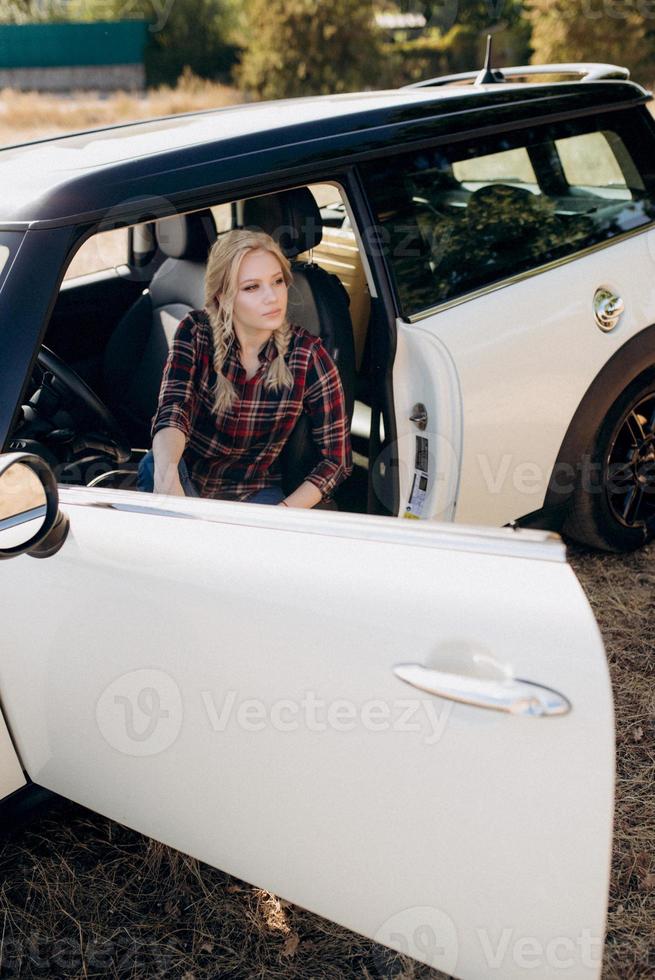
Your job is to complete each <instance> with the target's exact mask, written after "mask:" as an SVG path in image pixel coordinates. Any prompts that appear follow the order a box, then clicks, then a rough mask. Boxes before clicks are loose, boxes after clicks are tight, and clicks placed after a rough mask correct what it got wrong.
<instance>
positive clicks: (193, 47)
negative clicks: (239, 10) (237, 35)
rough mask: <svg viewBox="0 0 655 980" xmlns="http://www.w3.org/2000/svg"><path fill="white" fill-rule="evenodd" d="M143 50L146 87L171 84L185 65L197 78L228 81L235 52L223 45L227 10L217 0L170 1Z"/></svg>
mask: <svg viewBox="0 0 655 980" xmlns="http://www.w3.org/2000/svg"><path fill="white" fill-rule="evenodd" d="M169 7H170V12H169V14H168V17H167V18H166V20H165V22H164V23H163V26H162V27H161V29H159V30H153V31H152V33H151V40H150V44H149V46H148V48H147V49H146V58H145V64H146V77H147V79H148V84H150V85H159V84H169V85H174V84H175V81H176V80H177V78H178V77H179V76H180V75H181V74H182V71H183V69H184V68H185V67H186V66H188V67H190V68H191V69H192V71H193V72H194V73H195V74H196V75H198V76H200V77H201V78H210V79H215V80H220V81H224V82H225V81H228V79H229V75H230V70H231V69H232V67H233V65H234V64H235V62H236V57H237V49H236V47H235V46H234V45H231V44H228V43H226V36H227V35H228V34H229V32H230V30H231V29H232V18H231V11H230V9H229V8H227V6H226V5H225V4H220V3H217V0H174V2H173V3H169Z"/></svg>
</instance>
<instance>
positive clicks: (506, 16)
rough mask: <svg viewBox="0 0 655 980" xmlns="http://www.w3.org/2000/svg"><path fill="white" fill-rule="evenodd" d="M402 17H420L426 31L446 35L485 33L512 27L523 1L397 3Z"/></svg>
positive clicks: (422, 0)
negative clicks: (460, 30)
mask: <svg viewBox="0 0 655 980" xmlns="http://www.w3.org/2000/svg"><path fill="white" fill-rule="evenodd" d="M397 7H398V9H399V10H400V11H402V12H403V13H420V14H423V16H424V17H425V19H426V21H427V26H428V28H434V29H436V30H438V31H440V32H441V34H443V35H446V34H448V32H449V31H450V30H452V28H454V27H460V28H468V29H469V30H472V31H478V32H479V31H486V30H488V29H489V28H490V27H494V26H496V25H498V24H503V25H505V26H506V27H508V28H509V27H513V26H515V25H516V24H518V22H519V21H520V19H521V17H522V15H523V0H400V2H399V3H398V4H397Z"/></svg>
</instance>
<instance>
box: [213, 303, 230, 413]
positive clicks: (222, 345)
mask: <svg viewBox="0 0 655 980" xmlns="http://www.w3.org/2000/svg"><path fill="white" fill-rule="evenodd" d="M230 321H231V317H228V316H226V311H224V310H223V308H222V307H219V308H218V309H217V310H212V311H210V313H209V322H210V323H211V327H212V336H213V339H214V370H215V371H216V387H215V388H214V411H215V412H216V414H217V415H218V414H220V413H221V412H226V411H227V410H228V409H229V408H230V407H231V406H232V404H233V402H234V400H235V399H236V397H237V393H236V391H235V390H234V385H233V384H232V382H231V381H228V379H227V378H226V377H225V375H224V374H223V365H224V364H225V358H226V357H227V352H228V349H229V346H230V341H231V339H232V326H231V322H230Z"/></svg>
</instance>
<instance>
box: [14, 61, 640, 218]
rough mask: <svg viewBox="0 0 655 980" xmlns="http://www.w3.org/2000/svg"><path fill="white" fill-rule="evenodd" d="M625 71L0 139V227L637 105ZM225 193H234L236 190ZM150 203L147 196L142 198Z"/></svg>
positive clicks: (159, 203) (178, 196)
mask: <svg viewBox="0 0 655 980" xmlns="http://www.w3.org/2000/svg"><path fill="white" fill-rule="evenodd" d="M648 98H649V94H648V93H647V92H646V91H645V90H644V89H643V88H641V87H640V86H639V85H635V84H634V83H632V82H625V81H614V80H612V81H594V82H589V83H581V82H559V83H552V82H550V83H546V84H525V83H522V84H498V85H488V86H482V87H479V88H476V87H474V86H455V85H453V86H447V87H440V88H435V89H431V88H429V87H428V88H419V89H411V88H410V89H394V90H385V91H373V92H360V93H352V94H345V95H334V96H318V97H308V98H301V99H287V100H282V101H274V102H257V103H250V104H246V105H238V106H229V107H226V108H222V109H215V110H208V111H204V112H195V113H189V114H186V115H182V116H172V117H167V118H164V119H155V120H149V121H145V122H139V123H129V124H124V125H120V126H113V127H110V128H105V129H98V130H93V131H90V132H85V133H77V134H74V135H71V136H63V137H58V138H54V139H48V140H40V141H37V142H33V143H26V144H22V145H19V146H15V147H8V148H6V149H4V150H0V187H2V189H3V192H2V194H1V195H0V227H2V228H4V229H10V228H19V227H32V228H46V227H54V226H61V225H70V224H79V223H81V222H82V223H86V222H89V223H91V222H93V223H95V222H97V221H98V220H101V219H103V218H104V219H105V220H106V221H107V222H108V223H111V222H112V221H114V222H115V221H117V220H120V219H121V218H123V219H124V220H139V218H140V219H141V220H143V219H144V217H145V215H144V210H145V211H147V210H148V207H150V208H151V210H152V213H154V214H160V213H166V209H167V208H168V212H169V213H170V211H171V209H174V208H177V209H184V207H185V206H188V207H193V206H199V203H205V202H204V201H201V198H202V195H203V191H204V192H205V193H206V195H207V203H209V201H210V200H211V194H212V193H213V194H214V195H216V193H217V188H218V186H219V185H220V186H221V190H225V191H226V192H227V191H229V189H230V188H232V187H233V188H234V190H235V192H236V191H237V190H238V188H239V185H240V184H241V185H243V184H244V183H245V182H250V186H251V187H252V188H253V191H254V190H255V189H256V185H257V181H259V182H262V181H264V180H265V178H266V176H267V175H270V174H275V175H276V176H278V177H280V178H282V177H287V176H288V177H289V180H293V176H294V174H295V175H296V176H298V178H299V180H300V181H302V173H303V172H304V171H308V172H309V171H311V170H316V169H317V168H319V169H320V167H321V165H322V164H323V163H327V162H328V161H331V162H332V164H333V165H334V164H335V163H337V162H338V161H339V160H342V161H344V162H345V161H352V160H354V159H358V158H359V159H361V158H365V157H366V156H369V157H370V156H374V155H376V154H380V153H384V152H385V151H386V152H388V147H389V144H390V143H392V144H393V145H397V146H402V145H405V144H409V143H416V142H418V141H420V140H422V139H423V140H425V139H431V138H437V137H439V136H443V135H446V136H447V135H451V136H452V135H454V134H456V133H461V132H467V131H470V130H477V129H480V128H485V129H486V128H487V127H491V128H495V127H501V128H506V127H508V126H511V125H512V124H514V125H515V124H517V123H524V122H525V121H527V120H535V121H537V120H539V119H541V118H544V117H548V116H553V115H556V116H560V115H569V114H571V115H574V114H578V113H585V112H586V113H589V112H594V111H601V110H605V109H612V108H620V107H622V106H627V105H636V104H640V103H643V102H645V101H647V100H648ZM235 196H238V194H237V193H235ZM146 202H148V203H146Z"/></svg>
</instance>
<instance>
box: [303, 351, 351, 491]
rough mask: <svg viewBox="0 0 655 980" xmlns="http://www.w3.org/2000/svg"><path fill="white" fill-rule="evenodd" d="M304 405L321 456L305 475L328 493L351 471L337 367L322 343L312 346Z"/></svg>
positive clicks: (310, 481) (343, 399)
mask: <svg viewBox="0 0 655 980" xmlns="http://www.w3.org/2000/svg"><path fill="white" fill-rule="evenodd" d="M305 384H306V387H305V395H304V399H303V405H304V408H305V410H306V411H307V413H308V415H309V416H310V419H311V425H312V435H313V438H314V443H315V444H316V447H317V449H318V450H319V452H320V455H321V459H320V460H319V462H318V463H317V465H316V466H315V467H314V469H313V470H312V471H311V473H309V474H308V475H307V476H306V477H305V479H306V480H307V481H308V482H309V483H313V484H314V486H315V487H317V488H318V489H319V490H320V491H321V495H322V497H323V498H325V497H327V496H328V495H329V494H330V493H331V492H332V491H333V490H334V489H335V487H337V486H338V485H339V484H340V483H342V482H343V480H345V479H346V477H347V476H348V475H349V474H350V473H351V472H352V468H353V466H352V452H351V447H350V431H349V428H350V427H349V425H348V416H347V415H346V406H345V398H344V394H343V387H342V385H341V378H340V377H339V371H338V370H337V367H336V365H335V363H334V361H333V360H332V358H331V357H330V355H329V354H328V352H327V351H326V350H325V347H324V346H323V344H322V343H321V342H320V341H319V343H317V344H315V345H314V347H313V348H312V353H311V360H310V363H309V367H308V369H307V378H306V383H305Z"/></svg>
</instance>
